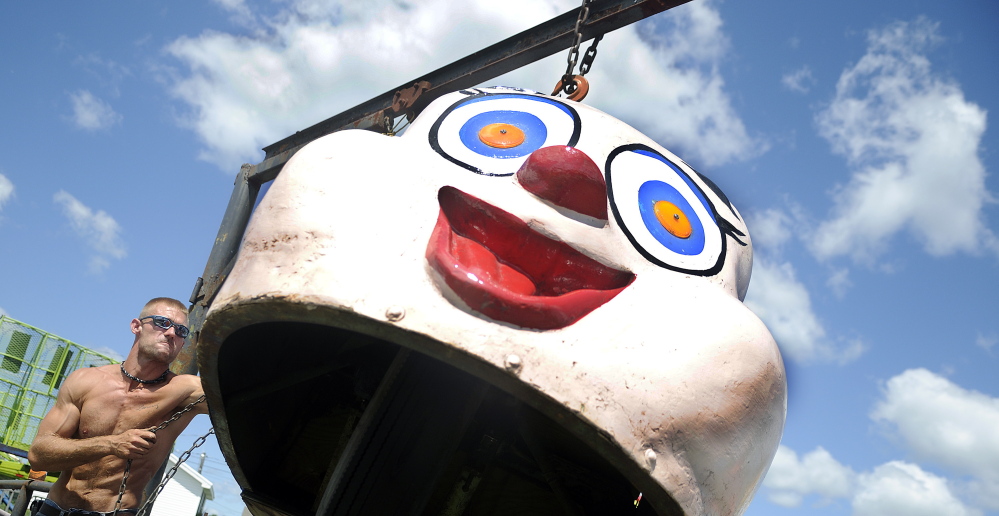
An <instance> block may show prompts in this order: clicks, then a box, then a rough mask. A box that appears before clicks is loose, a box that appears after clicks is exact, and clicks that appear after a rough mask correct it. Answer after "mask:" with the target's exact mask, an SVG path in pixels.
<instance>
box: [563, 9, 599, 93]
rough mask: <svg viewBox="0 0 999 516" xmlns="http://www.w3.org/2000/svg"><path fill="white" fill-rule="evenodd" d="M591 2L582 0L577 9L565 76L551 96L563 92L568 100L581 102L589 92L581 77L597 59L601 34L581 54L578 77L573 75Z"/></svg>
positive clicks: (584, 80)
mask: <svg viewBox="0 0 999 516" xmlns="http://www.w3.org/2000/svg"><path fill="white" fill-rule="evenodd" d="M592 2H593V0H583V5H582V6H581V7H580V8H579V15H578V16H577V17H576V27H575V30H574V31H573V34H574V36H575V37H574V38H573V42H572V48H571V49H569V56H568V57H567V58H566V61H567V66H566V68H565V74H563V75H562V79H561V80H559V82H558V84H557V85H556V86H555V91H553V92H552V95H556V94H558V93H559V92H563V93H565V94H566V95H567V96H568V97H569V99H570V100H583V97H585V96H586V92H587V91H588V90H589V85H588V84H587V82H586V79H584V78H583V76H584V75H586V73H587V72H589V71H590V67H591V66H593V59H594V58H596V57H597V44H598V43H600V40H601V39H603V37H604V35H603V34H600V35H598V36H596V37H594V38H593V42H592V43H590V47H589V48H588V49H586V53H585V54H583V61H582V63H580V64H579V75H574V71H575V69H576V62H577V61H578V60H579V45H580V43H582V42H583V33H582V31H581V28H582V27H583V25H585V24H586V20H587V19H588V18H589V17H590V4H591V3H592Z"/></svg>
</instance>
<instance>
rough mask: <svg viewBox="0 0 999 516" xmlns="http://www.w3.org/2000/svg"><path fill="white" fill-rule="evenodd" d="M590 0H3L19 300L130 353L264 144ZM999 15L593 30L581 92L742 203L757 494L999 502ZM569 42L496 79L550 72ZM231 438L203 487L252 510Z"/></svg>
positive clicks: (973, 11)
mask: <svg viewBox="0 0 999 516" xmlns="http://www.w3.org/2000/svg"><path fill="white" fill-rule="evenodd" d="M574 6H575V5H574V2H565V1H554V0H540V1H539V0H535V1H514V2H508V3H505V4H496V3H495V2H485V1H479V0H472V1H465V2H457V1H454V0H432V1H426V2H418V3H413V4H411V5H405V6H404V5H403V4H402V3H400V2H389V1H373V2H364V3H363V4H362V3H359V2H319V1H315V0H284V1H281V2H255V1H243V0H216V1H213V2H190V1H184V2H163V1H149V2H142V3H125V2H119V3H115V4H100V5H98V4H84V3H60V4H55V5H53V4H47V3H40V2H21V3H14V4H9V5H6V6H5V7H4V8H3V17H4V19H6V20H8V22H7V24H6V29H5V30H4V31H3V32H2V33H0V49H2V52H0V55H2V56H3V57H2V59H0V65H2V66H0V73H2V74H3V75H2V76H3V80H2V81H0V93H2V99H3V100H2V102H0V120H2V121H3V124H2V126H0V242H2V244H0V249H2V252H0V273H2V278H3V279H2V281H0V310H2V311H3V313H6V314H8V315H10V316H12V317H14V318H16V319H19V320H22V321H24V322H27V323H29V324H32V325H34V326H38V327H41V328H43V329H45V330H47V331H50V332H52V333H55V334H57V335H60V336H62V337H65V338H67V339H70V340H73V341H75V342H78V343H80V344H82V345H85V346H88V347H92V348H97V349H104V350H108V351H111V352H115V353H118V354H119V355H124V354H125V353H126V352H127V350H128V347H129V346H130V344H131V339H130V334H129V333H128V329H127V325H128V321H129V320H130V319H131V317H132V316H133V315H134V313H135V312H136V311H137V310H138V308H139V307H140V306H141V305H142V303H143V302H145V300H147V299H149V298H151V297H154V296H160V295H167V296H172V297H177V298H179V299H183V300H186V299H187V298H188V297H189V296H190V292H191V289H192V287H193V285H194V281H195V279H196V278H197V277H198V276H200V275H201V273H202V271H203V269H204V265H205V262H206V260H207V257H208V253H209V250H210V249H211V245H212V243H213V241H214V238H215V233H216V231H217V230H218V225H219V222H220V221H221V217H222V213H223V210H224V209H225V205H226V202H227V201H228V198H229V194H230V192H231V189H232V182H233V177H234V175H235V173H236V172H237V171H238V170H239V166H240V164H241V163H243V162H254V163H255V162H257V161H259V160H260V159H261V158H262V153H261V152H260V151H259V148H260V147H262V146H264V145H267V144H269V143H272V142H274V141H277V140H278V139H280V138H283V137H284V136H287V135H288V134H291V133H292V132H294V131H295V130H298V129H302V128H305V127H307V126H309V125H311V124H313V123H315V122H317V121H319V120H322V119H324V118H326V117H328V116H331V115H333V114H335V113H337V112H339V111H340V110H342V109H345V108H347V107H350V106H352V105H354V104H356V103H358V102H360V101H363V100H366V99H367V98H369V97H371V96H374V95H377V94H380V93H382V92H384V91H386V90H388V89H389V88H392V87H394V86H397V85H398V84H401V83H403V82H405V81H407V80H409V79H411V78H414V77H416V76H418V75H420V74H422V73H424V72H427V71H429V70H432V69H434V68H436V67H438V66H440V65H443V64H446V63H448V62H450V61H452V60H454V59H456V58H459V57H461V56H463V55H465V54H468V53H471V52H473V51H476V50H478V49H480V48H483V47H485V46H487V45H489V44H492V43H494V42H496V41H499V40H500V39H503V38H505V37H507V36H509V35H512V34H514V33H516V32H519V31H521V30H523V29H525V28H528V27H530V26H533V25H535V24H537V23H540V22H542V21H544V20H546V19H548V18H551V17H553V16H555V15H557V14H559V13H562V12H565V11H568V10H569V9H571V8H573V7H574ZM996 19H999V3H996V2H993V1H988V0H981V1H965V2H957V3H941V2H930V1H922V0H906V1H899V0H865V1H857V0H846V1H842V2H800V1H791V0H758V1H755V2H735V1H732V0H728V1H705V0H694V1H693V2H691V3H690V4H687V5H685V6H682V7H680V8H677V9H674V10H673V11H672V12H670V13H666V14H662V15H659V16H656V17H654V18H652V19H650V20H647V21H646V22H643V23H641V24H639V25H637V26H633V27H629V28H627V29H622V30H620V31H617V32H614V33H612V34H610V35H608V36H607V37H605V38H604V40H603V41H602V42H601V43H600V51H599V53H598V55H597V59H596V61H595V63H594V66H593V70H592V71H591V73H590V74H589V75H588V77H589V78H590V81H591V85H592V88H593V89H592V92H591V94H590V97H589V98H588V99H587V100H586V102H587V103H589V104H591V105H593V106H595V107H598V108H600V109H602V110H604V111H606V112H608V113H610V114H612V115H614V116H616V117H618V118H620V119H622V120H625V121H627V122H629V123H631V124H632V125H634V126H636V127H638V128H639V129H641V130H642V131H644V132H645V133H646V134H649V135H650V136H653V137H655V138H656V139H657V140H659V141H660V142H661V143H662V144H663V145H664V146H666V147H667V148H669V149H671V150H672V151H674V152H675V153H676V154H678V155H680V156H681V157H683V158H684V159H685V160H686V161H688V162H689V163H691V164H692V165H693V166H694V167H695V168H697V169H698V170H699V171H701V172H703V173H704V174H705V175H707V176H709V177H711V178H712V179H713V180H714V181H715V182H716V183H718V184H719V185H720V186H721V187H722V188H723V189H724V190H725V192H726V193H727V194H728V196H729V197H730V198H731V199H732V200H733V202H734V203H735V204H736V205H737V206H738V207H739V209H740V211H741V212H742V214H743V215H745V216H746V218H747V219H748V221H749V223H750V231H751V232H752V235H753V240H754V246H755V250H756V260H755V263H754V272H753V280H752V283H751V285H750V291H749V296H748V298H747V303H748V304H749V305H750V306H751V307H752V308H753V309H754V310H755V311H756V312H757V313H758V314H759V315H760V316H761V318H763V319H764V321H765V322H766V323H767V324H768V326H769V327H770V329H771V332H772V333H773V334H774V335H775V337H776V339H777V341H778V343H779V344H780V345H781V348H782V351H783V353H784V357H785V361H786V364H787V368H788V376H789V380H790V394H789V402H788V417H787V424H786V427H785V432H784V439H783V444H782V447H781V449H780V450H779V452H778V455H777V459H776V460H775V462H774V465H773V466H772V467H771V470H770V473H769V474H768V477H767V478H766V480H765V482H764V485H763V486H762V487H761V488H760V490H759V492H758V494H757V496H756V499H755V500H754V502H753V504H752V505H751V506H750V508H749V511H748V513H747V514H751V515H784V514H788V515H791V514H816V515H847V514H857V515H890V514H934V515H940V514H946V515H988V514H992V515H995V514H999V374H997V370H999V317H997V315H999V289H997V286H999V237H997V232H999V206H997V204H996V201H997V192H999V180H997V179H996V175H995V174H996V171H997V170H999V157H997V149H999V136H997V133H996V130H995V128H994V127H992V125H993V124H991V123H990V122H992V120H991V118H992V117H994V116H995V113H996V110H997V109H999V92H997V89H996V84H999V71H997V67H996V66H995V63H994V61H995V55H996V53H997V51H999V33H997V32H996V31H995V30H994V27H993V25H994V21H995V20H996ZM990 56H991V57H990ZM564 68H565V54H564V53H560V54H558V55H556V56H553V57H552V58H550V59H548V60H545V61H542V62H539V63H537V64H535V65H532V66H529V67H526V68H524V69H522V70H519V71H517V72H514V73H511V74H510V75H508V76H506V77H503V78H500V79H497V80H494V81H490V84H506V85H510V86H520V87H526V88H531V89H536V90H540V91H546V90H549V91H550V89H551V87H552V86H553V85H554V83H555V82H556V81H557V79H558V77H559V76H560V74H561V73H562V71H564ZM990 115H991V116H990ZM264 363H265V357H262V360H261V370H260V371H251V372H248V374H263V373H264V365H263V364H264ZM207 425H208V422H207V419H205V420H204V421H200V422H196V424H194V425H192V427H191V429H190V430H189V431H188V432H187V433H185V435H184V436H182V437H181V439H180V440H179V441H178V447H180V449H181V450H183V449H185V448H186V447H187V446H188V445H189V444H190V442H192V441H193V440H194V438H195V437H196V436H197V435H198V434H200V433H202V432H203V431H204V430H205V429H206V428H207ZM213 446H214V444H210V445H209V446H208V451H207V453H208V454H209V456H208V461H207V462H206V471H205V472H206V474H207V475H208V476H209V478H211V479H212V480H214V481H216V495H217V500H216V501H215V502H212V503H210V504H209V506H208V509H210V510H214V511H216V512H218V513H219V514H221V515H230V514H231V515H237V514H239V508H238V505H237V504H238V494H237V493H238V491H237V490H236V488H235V484H234V483H233V482H232V480H231V477H228V476H227V475H226V472H225V466H224V463H223V462H221V454H220V453H219V452H218V449H217V447H215V448H213Z"/></svg>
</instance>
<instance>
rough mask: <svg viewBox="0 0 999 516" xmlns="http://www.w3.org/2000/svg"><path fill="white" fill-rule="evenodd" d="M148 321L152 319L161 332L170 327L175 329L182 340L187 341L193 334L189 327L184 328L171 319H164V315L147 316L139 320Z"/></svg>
mask: <svg viewBox="0 0 999 516" xmlns="http://www.w3.org/2000/svg"><path fill="white" fill-rule="evenodd" d="M146 319H152V320H153V324H155V325H156V327H157V328H159V329H161V330H169V329H170V327H173V332H174V333H176V334H177V336H178V337H180V338H182V339H186V338H187V336H188V335H189V334H190V333H191V329H190V328H188V327H187V326H184V325H183V324H177V323H175V322H173V321H171V320H170V319H169V318H167V317H163V316H162V315H147V316H145V317H143V318H141V319H139V320H140V321H145V320H146Z"/></svg>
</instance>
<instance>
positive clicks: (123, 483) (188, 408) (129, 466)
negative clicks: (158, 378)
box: [114, 394, 215, 516]
mask: <svg viewBox="0 0 999 516" xmlns="http://www.w3.org/2000/svg"><path fill="white" fill-rule="evenodd" d="M204 401H205V395H204V394H202V395H201V397H200V398H198V399H197V400H195V401H194V402H192V403H189V404H188V405H187V406H186V407H184V408H182V409H180V410H178V411H177V412H176V413H175V414H174V415H172V416H170V419H167V420H166V421H164V422H162V423H160V424H159V426H156V427H154V428H150V429H149V431H150V432H152V433H154V434H155V433H156V432H159V431H160V430H163V429H164V428H166V427H168V426H170V423H173V422H174V421H176V420H178V419H180V418H181V417H183V415H184V414H187V413H188V412H190V411H192V410H194V407H195V405H197V404H199V403H203V402H204ZM214 431H215V429H214V428H213V429H211V430H210V431H209V432H208V433H207V434H205V436H204V437H202V438H201V439H199V440H200V441H201V443H199V444H198V446H201V444H204V442H205V441H204V439H207V438H208V436H209V435H210V434H211V433H212V432H214ZM195 442H197V441H195ZM194 448H197V446H192V447H191V450H193V449H194ZM191 450H188V453H187V454H188V455H190V452H191ZM184 460H187V459H186V458H185V459H184ZM183 462H184V461H182V460H178V461H177V466H180V464H181V463H183ZM177 466H174V468H173V470H174V472H176V469H177ZM131 469H132V459H128V462H126V463H125V473H124V475H123V476H122V477H121V487H120V488H118V500H117V501H115V503H114V516H118V511H119V510H120V509H121V498H122V497H123V496H125V486H126V485H127V484H128V474H129V471H131ZM170 476H171V477H172V476H173V474H172V473H171V475H170ZM167 480H170V479H169V478H167V479H166V480H164V481H163V482H161V483H160V486H159V487H158V488H157V494H158V493H159V491H160V490H162V489H163V486H164V485H166V482H167ZM152 498H155V496H153V497H150V499H152ZM148 504H149V502H148V501H147V502H146V503H145V504H142V509H144V508H145V507H146V505H148ZM142 509H140V510H139V512H140V513H141V512H142ZM136 516H138V515H136Z"/></svg>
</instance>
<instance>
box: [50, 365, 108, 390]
mask: <svg viewBox="0 0 999 516" xmlns="http://www.w3.org/2000/svg"><path fill="white" fill-rule="evenodd" d="M117 371H118V366H117V365H115V364H110V365H103V366H98V367H84V368H82V369H77V370H76V371H73V372H72V373H70V374H69V376H67V377H66V382H65V383H64V384H63V389H66V388H70V389H72V388H85V389H86V388H87V387H89V386H93V385H94V384H95V383H101V382H106V381H107V379H108V378H109V377H111V375H113V374H114V373H115V372H117Z"/></svg>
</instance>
